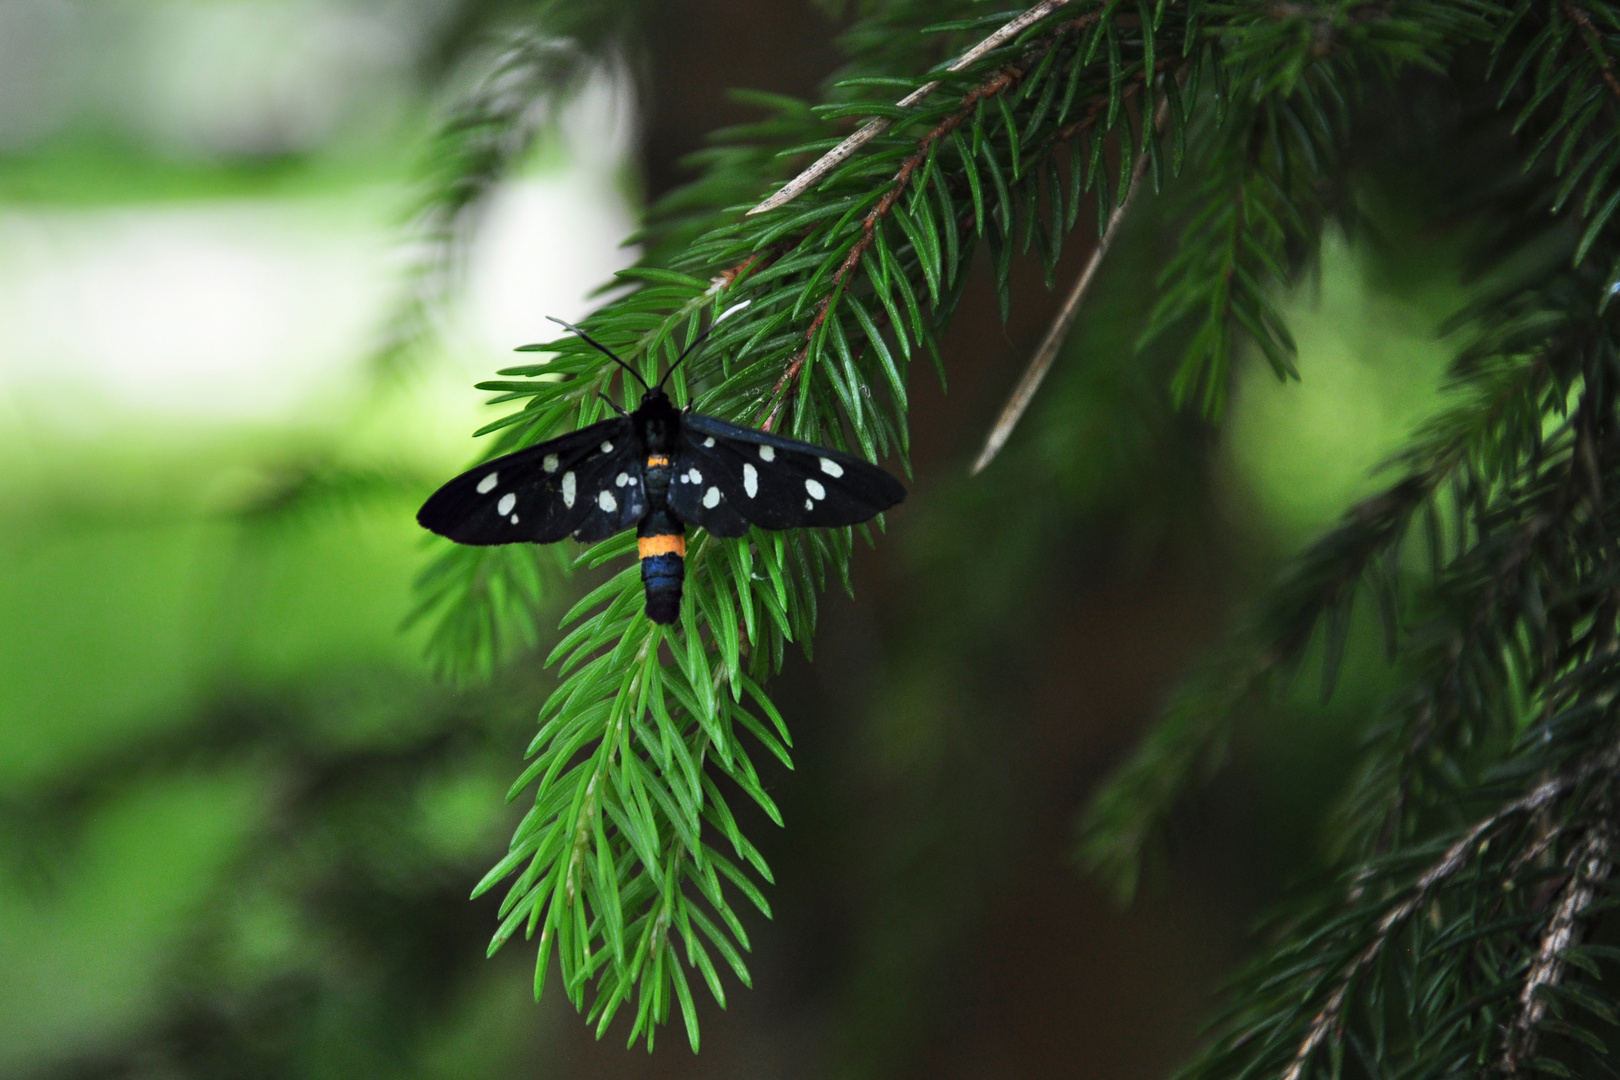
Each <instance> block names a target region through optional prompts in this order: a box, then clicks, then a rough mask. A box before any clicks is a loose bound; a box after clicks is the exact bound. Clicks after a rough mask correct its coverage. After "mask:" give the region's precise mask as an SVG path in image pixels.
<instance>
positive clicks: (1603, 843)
mask: <svg viewBox="0 0 1620 1080" xmlns="http://www.w3.org/2000/svg"><path fill="white" fill-rule="evenodd" d="M1613 851H1614V837H1613V835H1612V830H1611V828H1610V826H1609V823H1608V822H1606V821H1599V822H1597V823H1595V824H1594V825H1593V826H1592V827H1591V828H1590V829H1588V830H1587V831H1586V835H1585V837H1584V839H1583V840H1582V841H1581V843H1580V844H1579V845H1577V846H1576V848H1575V849H1574V850H1573V851H1571V852H1570V854H1569V856H1568V858H1567V859H1566V860H1565V865H1566V867H1567V869H1568V878H1569V880H1568V883H1567V884H1566V885H1565V886H1564V888H1563V891H1562V893H1561V895H1560V896H1559V898H1558V906H1557V908H1556V909H1555V913H1554V915H1553V917H1552V920H1551V921H1550V922H1549V923H1548V924H1547V927H1546V929H1545V930H1544V931H1543V932H1542V935H1541V940H1540V942H1539V944H1538V945H1537V946H1536V951H1535V957H1534V959H1533V961H1532V962H1531V965H1530V972H1529V974H1528V975H1526V976H1525V980H1524V989H1523V990H1521V991H1520V992H1519V1010H1518V1015H1517V1016H1515V1017H1514V1019H1513V1023H1512V1024H1511V1026H1510V1027H1509V1029H1508V1033H1507V1037H1506V1040H1505V1042H1506V1045H1505V1046H1504V1048H1503V1051H1502V1057H1501V1062H1500V1068H1501V1070H1502V1072H1503V1073H1504V1074H1505V1075H1507V1076H1518V1075H1520V1072H1521V1069H1522V1067H1523V1066H1524V1065H1525V1064H1526V1063H1529V1062H1531V1061H1533V1060H1534V1058H1535V1053H1536V1041H1537V1039H1538V1037H1539V1035H1540V1029H1541V1024H1542V1021H1543V1019H1544V1018H1545V1017H1546V1014H1547V1005H1548V994H1547V992H1548V991H1549V990H1552V989H1555V988H1557V987H1558V986H1559V985H1560V984H1561V983H1562V982H1563V979H1564V975H1565V972H1566V970H1567V968H1568V966H1569V961H1568V960H1567V959H1566V954H1567V953H1568V951H1569V950H1570V948H1571V947H1572V946H1574V945H1577V944H1578V943H1579V941H1580V935H1581V928H1582V925H1583V922H1584V919H1585V916H1586V912H1587V909H1588V908H1590V907H1591V906H1592V903H1593V901H1595V900H1596V899H1597V897H1598V888H1599V886H1600V885H1601V883H1602V882H1603V881H1604V880H1605V879H1606V878H1607V877H1608V876H1609V873H1610V871H1611V870H1612V869H1613V866H1614V860H1613Z"/></svg>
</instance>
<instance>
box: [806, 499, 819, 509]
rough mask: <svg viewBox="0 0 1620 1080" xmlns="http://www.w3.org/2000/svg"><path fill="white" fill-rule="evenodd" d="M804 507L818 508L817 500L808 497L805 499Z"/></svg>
mask: <svg viewBox="0 0 1620 1080" xmlns="http://www.w3.org/2000/svg"><path fill="white" fill-rule="evenodd" d="M804 508H805V509H806V510H814V509H815V508H816V500H814V499H806V500H804Z"/></svg>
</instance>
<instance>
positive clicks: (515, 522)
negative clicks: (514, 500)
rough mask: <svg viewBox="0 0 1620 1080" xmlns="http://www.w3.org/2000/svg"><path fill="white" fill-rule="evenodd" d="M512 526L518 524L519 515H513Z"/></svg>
mask: <svg viewBox="0 0 1620 1080" xmlns="http://www.w3.org/2000/svg"><path fill="white" fill-rule="evenodd" d="M512 524H514V525H516V524H517V515H516V514H513V515H512Z"/></svg>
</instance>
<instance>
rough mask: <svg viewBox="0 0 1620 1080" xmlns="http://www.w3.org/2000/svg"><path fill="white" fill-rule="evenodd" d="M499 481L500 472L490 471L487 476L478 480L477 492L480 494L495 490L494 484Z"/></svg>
mask: <svg viewBox="0 0 1620 1080" xmlns="http://www.w3.org/2000/svg"><path fill="white" fill-rule="evenodd" d="M500 482H501V474H500V473H490V474H489V475H488V476H486V477H484V478H483V479H482V480H480V481H478V494H480V495H488V494H489V493H490V492H491V491H494V490H495V485H496V484H498V483H500Z"/></svg>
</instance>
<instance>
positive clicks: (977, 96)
mask: <svg viewBox="0 0 1620 1080" xmlns="http://www.w3.org/2000/svg"><path fill="white" fill-rule="evenodd" d="M1095 18H1096V15H1095V14H1093V15H1088V16H1085V17H1083V18H1081V19H1077V20H1075V23H1074V24H1072V25H1084V24H1085V23H1087V22H1091V21H1093V20H1094V19H1095ZM1009 25H1010V24H1009ZM1028 71H1029V67H1028V65H1020V64H1009V65H1007V66H1006V67H1004V68H1002V69H1001V70H1000V71H998V72H996V73H995V74H994V75H992V76H991V77H990V78H989V79H988V80H986V81H985V82H983V83H981V84H979V85H978V86H976V87H974V88H973V89H972V90H971V91H969V92H968V94H967V96H966V97H964V98H963V99H962V105H961V107H960V108H958V109H957V110H956V111H955V112H953V113H952V114H951V115H949V116H947V117H946V118H945V119H943V120H941V121H940V122H939V123H938V124H936V125H934V127H933V128H931V129H930V130H929V131H928V133H927V134H926V135H924V136H923V137H922V138H921V139H918V140H917V149H916V151H914V152H913V153H912V154H910V155H909V156H907V157H906V159H905V160H904V161H902V162H901V163H900V168H899V170H898V171H896V172H895V174H894V179H893V181H891V182H890V185H889V190H888V191H886V192H884V193H883V197H882V198H881V199H879V200H878V204H877V205H876V206H874V207H873V208H872V209H871V210H870V211H868V212H867V215H866V217H865V218H864V219H863V220H862V221H861V236H860V239H858V240H856V241H855V245H854V246H853V247H851V248H850V249H849V254H848V255H846V256H845V257H844V261H843V262H842V263H840V264H839V266H838V270H837V271H836V272H835V273H834V274H833V276H832V282H831V286H830V288H829V289H828V290H827V295H826V296H824V297H822V299H821V303H819V304H817V305H816V314H815V317H814V318H812V319H811V320H810V325H809V327H808V328H807V329H806V330H805V332H804V346H803V347H802V348H801V349H799V351H798V352H796V353H794V355H793V359H792V360H791V361H790V362H789V363H788V366H787V367H786V368H785V369H784V370H783V372H782V375H781V377H780V378H778V379H777V380H776V385H775V386H773V387H772V388H771V393H770V396H769V397H768V398H767V399H766V400H767V401H769V402H770V404H769V405H768V406H767V408H766V410H765V417H764V420H763V422H762V423H761V424H760V426H761V427H762V428H764V429H765V430H766V431H770V430H772V429H773V428H774V427H775V425H776V420H777V415H778V413H779V412H780V411H781V408H782V403H783V402H784V401H786V400H787V395H788V392H789V391H790V390H791V388H792V385H793V382H794V380H796V379H797V378H798V377H799V373H800V372H802V371H803V370H804V365H805V361H806V360H808V359H809V357H810V343H811V342H813V341H814V340H815V337H816V331H817V330H819V329H820V328H821V324H822V323H823V322H825V321H826V319H827V313H828V312H829V311H831V310H832V305H833V301H834V300H836V299H837V298H838V296H839V294H840V293H841V292H842V291H843V289H844V286H845V284H846V283H847V282H848V281H849V279H850V276H851V275H853V274H854V273H855V271H856V269H857V268H858V267H859V266H860V265H861V261H862V260H863V259H865V258H866V253H867V251H869V250H870V249H871V247H872V244H873V243H874V242H875V241H876V240H877V227H878V222H880V221H882V220H883V218H884V217H885V216H886V215H887V214H888V213H889V211H890V210H892V209H893V208H894V205H895V203H897V202H899V201H900V196H901V195H902V194H904V193H905V190H906V188H907V187H908V186H909V185H910V184H911V178H912V176H914V175H915V174H916V172H917V170H918V169H919V168H921V167H922V166H923V165H924V164H925V163H926V162H927V161H928V154H929V151H930V150H931V149H932V148H933V146H934V144H935V143H936V142H938V141H939V140H940V139H942V138H944V137H945V136H946V135H949V134H950V133H951V132H953V131H955V130H956V129H957V128H958V127H961V126H962V124H963V123H965V122H966V121H967V120H968V118H969V117H971V116H972V115H973V113H974V110H976V109H977V108H978V107H979V103H980V102H981V101H984V100H986V99H988V98H991V97H994V96H995V95H996V94H1000V93H1005V92H1006V91H1008V90H1011V89H1012V88H1014V87H1016V86H1017V85H1018V83H1019V80H1021V79H1022V78H1023V77H1024V76H1025V75H1026V74H1027V73H1028ZM784 190H785V189H784ZM750 213H752V211H750Z"/></svg>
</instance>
